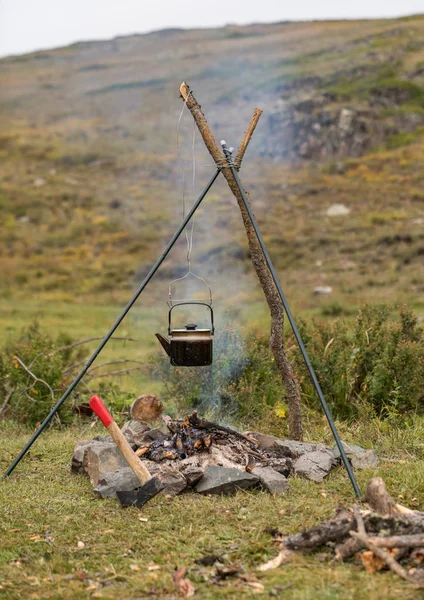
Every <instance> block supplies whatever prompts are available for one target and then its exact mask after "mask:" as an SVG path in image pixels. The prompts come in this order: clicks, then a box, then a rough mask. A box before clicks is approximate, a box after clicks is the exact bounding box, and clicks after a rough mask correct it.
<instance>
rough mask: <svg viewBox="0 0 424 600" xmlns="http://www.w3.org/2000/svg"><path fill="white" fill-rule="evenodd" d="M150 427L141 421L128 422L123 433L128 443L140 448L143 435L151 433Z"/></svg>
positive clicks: (123, 427)
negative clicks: (147, 432)
mask: <svg viewBox="0 0 424 600" xmlns="http://www.w3.org/2000/svg"><path fill="white" fill-rule="evenodd" d="M149 429H150V427H149V426H148V425H147V423H141V422H140V421H127V422H126V423H124V424H123V426H122V428H121V431H122V433H123V434H124V435H125V437H126V438H127V440H128V443H129V444H130V445H131V446H133V445H136V446H140V445H141V444H140V439H142V436H143V433H146V431H149Z"/></svg>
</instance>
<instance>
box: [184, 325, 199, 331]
mask: <svg viewBox="0 0 424 600" xmlns="http://www.w3.org/2000/svg"><path fill="white" fill-rule="evenodd" d="M185 328H186V330H187V331H194V330H195V329H197V325H196V323H187V325H186V326H185Z"/></svg>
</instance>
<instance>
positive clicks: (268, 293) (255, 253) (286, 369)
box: [180, 81, 303, 440]
mask: <svg viewBox="0 0 424 600" xmlns="http://www.w3.org/2000/svg"><path fill="white" fill-rule="evenodd" d="M180 94H181V97H182V98H183V100H184V102H185V104H186V106H187V108H188V109H189V110H190V112H191V114H192V116H193V119H194V121H195V123H196V125H197V127H198V129H199V132H200V135H201V136H202V138H203V141H204V143H205V146H206V148H207V149H208V151H209V153H210V155H211V156H212V158H213V160H214V162H215V164H216V165H217V166H218V167H220V168H221V171H222V174H223V175H224V177H225V179H226V180H227V183H228V186H229V188H230V190H231V192H232V194H233V195H234V196H235V198H236V200H237V204H238V206H239V209H240V213H241V216H242V219H243V224H244V228H245V230H246V235H247V240H248V244H249V250H250V257H251V261H252V264H253V267H254V269H255V271H256V275H257V277H258V279H259V282H260V284H261V287H262V290H263V292H264V295H265V299H266V301H267V304H268V306H269V311H270V316H271V334H270V348H271V350H272V353H273V355H274V359H275V363H276V365H277V368H278V370H279V373H280V376H281V380H282V383H283V386H284V391H285V396H286V399H287V403H288V407H289V411H288V422H289V435H290V437H291V438H292V439H295V440H301V439H302V435H303V427H302V405H301V400H300V391H299V386H298V383H297V381H296V377H295V374H294V371H293V368H292V366H291V364H290V361H289V360H288V357H287V353H286V351H285V348H284V309H283V303H282V301H281V298H280V295H279V293H278V290H277V288H276V285H275V283H274V280H273V278H272V275H271V273H270V271H269V269H268V265H267V261H266V259H265V256H264V254H263V252H262V248H261V245H260V244H259V241H258V239H257V237H256V233H255V230H254V228H253V225H252V222H251V220H250V217H249V213H248V211H247V210H246V207H245V205H244V200H243V196H242V194H241V192H240V189H239V187H238V185H237V182H236V180H235V178H234V175H233V173H232V171H231V169H230V168H229V166H227V165H228V163H227V161H226V158H225V156H224V154H223V152H222V149H221V147H220V146H219V145H218V144H217V142H216V140H215V138H214V136H213V134H212V132H211V130H210V128H209V125H208V122H207V120H206V117H205V115H204V114H203V112H202V109H201V107H200V105H199V103H198V102H197V100H196V98H195V97H194V94H193V92H192V91H191V90H190V88H189V86H188V85H187V84H186V83H185V82H184V81H183V83H182V84H181V85H180ZM259 117H260V114H259V113H257V114H256V116H255V115H254V117H253V118H252V120H251V122H250V125H249V128H248V130H247V131H246V133H245V135H244V138H243V141H244V142H245V145H244V146H243V142H242V144H241V150H240V151H239V158H242V157H243V155H244V152H245V150H246V147H247V144H248V142H249V141H250V138H251V136H252V134H253V130H254V126H255V121H256V123H257V120H258V119H259ZM239 166H240V165H239ZM244 191H245V194H246V197H247V199H248V201H249V195H248V192H247V191H246V190H244Z"/></svg>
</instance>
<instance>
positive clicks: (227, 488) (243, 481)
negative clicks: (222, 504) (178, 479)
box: [195, 466, 258, 494]
mask: <svg viewBox="0 0 424 600" xmlns="http://www.w3.org/2000/svg"><path fill="white" fill-rule="evenodd" d="M257 483H258V477H256V476H255V475H251V474H250V473H247V472H246V471H240V470H239V469H228V468H226V467H214V466H209V467H208V468H207V469H206V471H205V474H204V475H203V477H202V479H201V480H200V481H199V483H198V484H197V485H196V488H195V489H196V492H198V493H199V494H232V493H234V492H236V491H237V490H247V489H248V488H250V487H252V486H253V485H255V484H257Z"/></svg>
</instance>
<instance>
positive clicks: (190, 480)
mask: <svg viewBox="0 0 424 600" xmlns="http://www.w3.org/2000/svg"><path fill="white" fill-rule="evenodd" d="M181 473H182V474H183V475H184V477H185V480H186V481H187V485H188V486H189V487H193V486H194V484H195V483H197V482H198V481H199V479H201V478H202V477H203V475H204V473H205V469H204V468H203V467H201V466H200V465H199V466H196V465H187V466H186V467H183V468H182V469H181Z"/></svg>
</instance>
